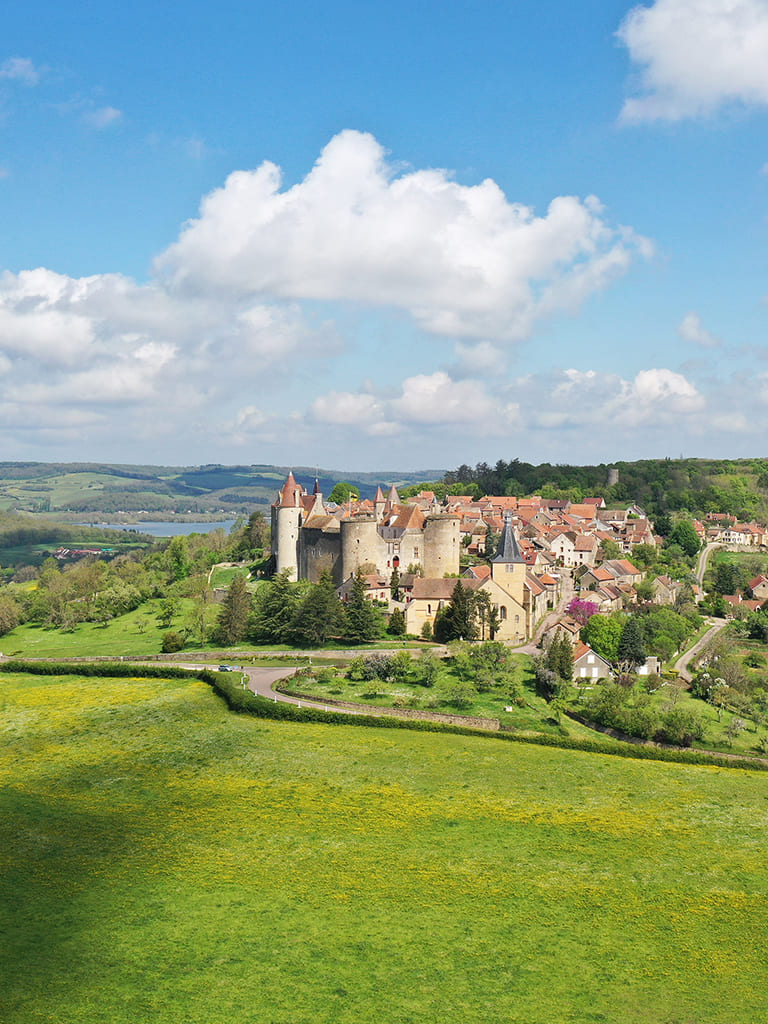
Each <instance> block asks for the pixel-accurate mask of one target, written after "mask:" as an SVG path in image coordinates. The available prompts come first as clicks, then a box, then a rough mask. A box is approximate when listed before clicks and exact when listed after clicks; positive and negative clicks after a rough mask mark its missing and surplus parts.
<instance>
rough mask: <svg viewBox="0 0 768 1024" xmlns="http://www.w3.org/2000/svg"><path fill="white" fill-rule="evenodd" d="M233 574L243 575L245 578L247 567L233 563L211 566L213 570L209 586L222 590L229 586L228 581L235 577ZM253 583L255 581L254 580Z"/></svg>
mask: <svg viewBox="0 0 768 1024" xmlns="http://www.w3.org/2000/svg"><path fill="white" fill-rule="evenodd" d="M235 576H245V577H246V578H247V577H248V570H247V569H243V568H241V567H239V566H234V565H233V566H223V565H215V566H214V567H213V572H212V573H211V581H210V582H211V586H212V587H214V588H216V589H222V590H224V589H226V588H228V587H229V585H230V583H231V582H232V580H233V579H234V578H235ZM254 583H255V581H254ZM248 589H249V590H252V589H255V588H254V587H252V586H249V588H248Z"/></svg>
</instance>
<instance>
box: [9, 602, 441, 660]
mask: <svg viewBox="0 0 768 1024" xmlns="http://www.w3.org/2000/svg"><path fill="white" fill-rule="evenodd" d="M192 608H193V602H192V601H189V600H186V599H182V600H181V601H180V610H179V614H178V615H176V617H175V618H174V620H173V623H172V624H171V627H170V628H171V629H172V630H178V629H179V628H180V626H181V625H182V624H183V622H184V619H185V616H186V615H187V614H188V613H189V612H190V611H191V610H192ZM159 610H160V602H159V601H156V600H152V601H146V602H145V603H144V604H142V605H140V606H139V607H138V608H137V609H136V610H135V611H132V612H128V613H127V614H126V615H121V616H119V617H118V618H115V619H112V621H111V622H109V623H107V625H106V626H103V625H101V624H100V623H95V622H82V623H79V624H78V625H77V626H75V628H74V629H73V630H71V631H65V630H62V629H49V628H43V627H42V626H37V625H32V624H26V625H23V626H17V627H16V629H14V630H12V631H11V632H10V633H7V634H6V635H5V636H4V637H2V638H0V651H2V653H3V654H10V655H12V656H14V657H20V658H78V657H79V658H88V657H98V656H107V657H120V656H121V655H122V656H124V657H128V656H130V655H132V654H133V655H137V656H140V657H144V656H146V655H150V654H159V653H160V648H161V645H162V640H163V633H165V629H164V628H163V627H161V626H160V625H159V624H158V621H157V615H158V613H159ZM215 613H216V609H214V610H213V611H212V617H211V623H212V622H213V621H214V617H215ZM393 646H397V647H402V646H407V647H408V648H412V649H416V648H418V649H419V650H420V649H422V648H424V647H427V646H429V645H427V644H424V643H423V642H421V641H416V640H413V641H410V640H409V641H407V643H406V644H405V645H404V644H403V643H402V642H401V641H398V640H395V639H389V640H381V641H377V642H375V643H371V644H361V645H360V650H361V652H364V651H370V650H388V649H391V648H392V647H393ZM217 649H219V645H217V644H212V643H208V644H206V645H205V647H204V648H201V646H200V643H199V641H194V640H190V641H189V644H188V646H187V647H186V648H185V650H188V651H190V652H193V653H199V652H200V651H201V650H204V651H210V652H214V651H216V650H217ZM227 649H228V650H230V648H227ZM348 649H349V644H343V643H329V644H327V645H326V647H325V650H327V652H328V656H329V657H332V656H333V652H334V651H342V650H348ZM231 650H232V651H233V652H235V653H238V652H241V651H254V650H256V651H263V652H264V653H265V654H269V653H279V652H284V653H286V654H290V653H291V652H292V651H294V650H295V648H293V647H289V646H288V645H287V644H268V645H264V646H257V645H255V644H253V643H252V642H251V641H245V642H243V643H242V644H239V645H237V646H235V647H233V648H231ZM297 660H300V659H297Z"/></svg>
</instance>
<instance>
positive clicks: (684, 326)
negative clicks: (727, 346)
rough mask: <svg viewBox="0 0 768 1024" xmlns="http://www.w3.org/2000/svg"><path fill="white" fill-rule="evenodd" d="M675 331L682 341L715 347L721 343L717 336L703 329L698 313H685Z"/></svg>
mask: <svg viewBox="0 0 768 1024" xmlns="http://www.w3.org/2000/svg"><path fill="white" fill-rule="evenodd" d="M677 333H678V334H679V335H680V337H681V338H682V339H683V341H690V342H692V343H693V344H694V345H701V347H702V348H717V347H718V346H719V345H721V344H722V342H721V341H720V339H719V338H716V337H715V336H714V334H710V333H709V331H707V330H705V329H704V326H703V324H702V322H701V317H700V316H699V314H698V313H686V315H685V316H684V317H683V319H682V322H681V323H680V326H679V327H678V328H677Z"/></svg>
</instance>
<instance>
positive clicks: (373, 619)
mask: <svg viewBox="0 0 768 1024" xmlns="http://www.w3.org/2000/svg"><path fill="white" fill-rule="evenodd" d="M380 622H381V617H380V616H379V615H378V613H377V611H376V609H375V608H374V607H373V605H372V604H371V602H370V601H369V600H368V598H367V597H366V596H365V579H364V578H363V574H362V572H361V571H360V569H358V570H357V573H356V574H355V578H354V580H353V581H352V590H351V592H350V595H349V602H348V604H347V624H346V630H345V632H346V636H347V639H348V640H349V641H350V642H351V643H353V644H364V643H368V641H370V640H375V639H376V637H377V636H378V635H379V630H380Z"/></svg>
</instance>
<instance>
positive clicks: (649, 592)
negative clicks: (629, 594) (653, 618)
mask: <svg viewBox="0 0 768 1024" xmlns="http://www.w3.org/2000/svg"><path fill="white" fill-rule="evenodd" d="M635 593H636V594H637V599H638V601H652V600H653V595H654V593H655V590H654V586H653V583H652V582H651V581H650V580H642V581H641V582H640V583H638V584H637V585H636V586H635Z"/></svg>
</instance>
